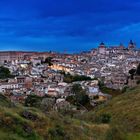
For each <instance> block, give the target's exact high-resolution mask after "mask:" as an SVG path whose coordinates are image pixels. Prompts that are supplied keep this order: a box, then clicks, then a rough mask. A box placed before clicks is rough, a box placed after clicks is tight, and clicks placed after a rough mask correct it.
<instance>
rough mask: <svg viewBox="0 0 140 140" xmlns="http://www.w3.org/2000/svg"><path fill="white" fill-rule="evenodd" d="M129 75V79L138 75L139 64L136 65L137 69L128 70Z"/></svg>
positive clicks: (139, 71) (139, 72)
mask: <svg viewBox="0 0 140 140" xmlns="http://www.w3.org/2000/svg"><path fill="white" fill-rule="evenodd" d="M129 74H130V78H131V79H133V78H134V75H140V64H139V65H138V67H137V68H136V69H135V68H133V69H131V70H129Z"/></svg>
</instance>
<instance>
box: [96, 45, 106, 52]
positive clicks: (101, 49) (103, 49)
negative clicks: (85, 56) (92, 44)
mask: <svg viewBox="0 0 140 140" xmlns="http://www.w3.org/2000/svg"><path fill="white" fill-rule="evenodd" d="M98 50H99V53H100V54H105V53H106V46H105V44H104V43H103V42H101V43H100V45H99V47H98Z"/></svg>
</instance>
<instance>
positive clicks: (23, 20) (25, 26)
mask: <svg viewBox="0 0 140 140" xmlns="http://www.w3.org/2000/svg"><path fill="white" fill-rule="evenodd" d="M139 8H140V2H139V1H138V0H134V1H133V2H132V1H130V0H126V1H120V0H118V1H111V0H107V1H103V0H98V1H94V0H88V1H85V0H77V1H74V0H71V1H70V0H68V1H64V0H61V1H58V0H47V1H45V0H40V1H38V0H35V1H33V0H28V1H27V0H21V1H18V0H13V1H10V0H5V1H3V0H2V1H0V50H1V51H3V50H4V51H8V50H23V51H25V50H27V51H49V50H52V51H59V52H63V51H66V52H79V51H87V50H90V49H92V48H94V47H97V46H98V45H99V43H100V42H101V41H103V42H105V44H106V45H108V46H109V45H119V43H123V44H124V46H128V43H129V40H130V39H132V40H133V41H135V42H136V43H137V47H139V44H140V41H139V35H140V19H139V11H140V10H139Z"/></svg>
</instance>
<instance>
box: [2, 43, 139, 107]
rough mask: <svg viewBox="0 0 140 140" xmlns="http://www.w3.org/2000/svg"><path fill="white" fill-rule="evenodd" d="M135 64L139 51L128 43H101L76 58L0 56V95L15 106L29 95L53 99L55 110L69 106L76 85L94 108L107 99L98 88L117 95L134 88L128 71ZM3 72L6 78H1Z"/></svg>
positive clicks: (136, 78)
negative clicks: (115, 44)
mask: <svg viewBox="0 0 140 140" xmlns="http://www.w3.org/2000/svg"><path fill="white" fill-rule="evenodd" d="M139 62H140V51H139V50H138V49H137V48H136V44H135V43H134V42H133V41H132V40H130V42H129V44H128V47H125V46H123V44H120V45H118V46H106V45H105V44H104V43H103V42H101V43H100V44H99V46H98V47H97V48H94V49H92V50H91V51H89V52H82V53H79V54H66V53H63V54H62V53H56V52H22V51H5V52H0V64H1V67H0V69H1V73H0V78H1V80H0V92H1V93H2V94H4V95H5V96H7V97H8V98H9V99H10V100H11V101H12V102H17V103H24V101H25V99H26V98H27V97H28V96H29V95H32V94H33V95H37V96H40V97H44V96H47V97H51V98H55V99H57V100H56V101H55V102H54V108H55V109H57V107H58V106H60V107H63V106H65V105H70V103H69V102H68V101H66V99H67V98H68V97H69V96H71V95H72V94H73V93H72V90H71V88H72V87H73V85H74V84H79V85H80V86H81V87H82V89H85V90H86V94H87V95H88V97H89V98H90V100H91V105H93V106H94V105H96V103H97V102H103V101H106V100H108V99H110V98H111V95H108V94H107V93H105V92H103V91H102V90H101V88H100V86H101V84H104V86H105V87H106V88H108V89H114V90H119V91H121V90H123V89H124V88H126V87H127V86H129V87H133V86H135V85H137V83H138V82H139V79H140V78H139V76H134V77H133V78H132V77H131V73H130V71H133V70H135V69H136V68H137V67H138V65H139ZM3 71H4V72H5V71H7V73H8V72H9V73H8V74H9V75H7V76H5V74H4V72H3ZM7 73H6V74H7ZM97 96H98V98H95V97H97Z"/></svg>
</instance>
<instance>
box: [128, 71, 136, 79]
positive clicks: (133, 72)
mask: <svg viewBox="0 0 140 140" xmlns="http://www.w3.org/2000/svg"><path fill="white" fill-rule="evenodd" d="M135 73H136V69H131V70H129V74H130V75H131V79H134V75H135Z"/></svg>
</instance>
